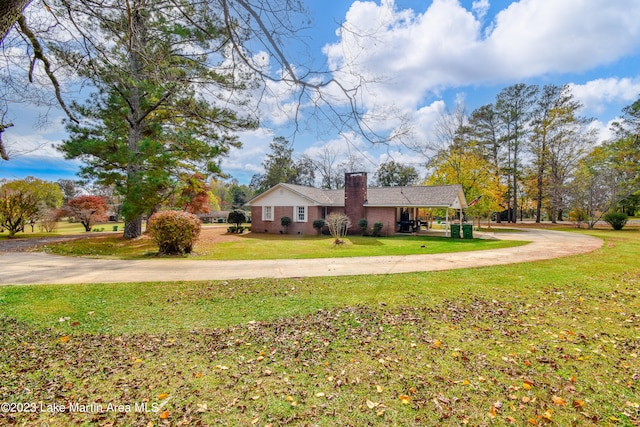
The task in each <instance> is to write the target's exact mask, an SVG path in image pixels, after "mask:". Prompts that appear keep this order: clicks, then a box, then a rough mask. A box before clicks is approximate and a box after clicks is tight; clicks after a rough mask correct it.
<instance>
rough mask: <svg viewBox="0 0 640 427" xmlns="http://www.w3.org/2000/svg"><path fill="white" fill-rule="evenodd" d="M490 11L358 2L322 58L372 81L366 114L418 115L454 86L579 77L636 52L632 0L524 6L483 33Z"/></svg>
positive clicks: (524, 2) (536, 1)
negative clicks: (396, 110) (380, 108)
mask: <svg viewBox="0 0 640 427" xmlns="http://www.w3.org/2000/svg"><path fill="white" fill-rule="evenodd" d="M488 7H489V4H488V2H487V1H476V2H474V5H473V6H472V10H473V12H475V14H476V15H474V14H473V13H472V11H469V10H467V9H465V8H464V7H462V6H461V4H460V2H459V1H458V0H434V1H433V2H432V3H431V5H430V6H429V7H428V9H427V10H425V11H424V12H422V13H416V12H414V11H413V10H398V9H397V8H396V6H395V4H394V2H393V1H392V0H387V1H383V2H382V3H380V4H377V3H374V2H371V1H368V2H354V3H353V4H352V6H351V8H350V9H349V11H348V12H347V14H346V16H345V22H344V25H343V28H344V29H343V30H342V31H340V32H339V40H338V42H336V43H334V44H331V45H327V46H325V48H324V53H325V54H326V55H327V58H328V63H329V64H331V66H333V67H335V69H336V70H338V71H336V76H337V77H338V78H340V79H346V80H347V81H350V82H351V83H353V82H354V81H355V79H356V77H353V76H357V78H358V79H363V80H365V81H367V82H368V83H367V84H366V86H367V91H366V92H365V93H364V94H363V95H362V101H363V102H364V104H365V105H366V106H367V107H374V106H377V105H390V104H394V105H396V106H398V107H400V108H406V109H415V108H416V107H418V106H419V105H420V104H421V102H422V101H423V100H424V99H425V97H429V96H433V95H434V94H435V95H437V94H438V93H439V92H440V91H441V90H444V89H448V88H451V87H460V86H464V85H474V84H476V85H477V84H483V83H494V84H499V83H500V82H507V83H508V84H511V83H512V82H513V81H517V80H520V79H525V78H529V77H540V76H544V75H548V74H550V73H567V72H582V71H585V70H588V69H591V68H593V67H596V66H598V65H603V64H609V63H611V62H613V61H615V60H617V59H620V58H622V57H624V56H626V55H630V54H632V53H634V52H635V51H637V50H638V48H639V47H640V2H637V1H635V0H621V1H617V2H611V1H609V0H562V1H558V0H521V1H519V2H514V3H512V4H511V5H510V6H509V7H508V8H506V9H504V10H502V11H501V12H500V13H498V15H496V17H495V20H494V21H493V22H491V23H489V24H488V26H485V27H483V23H482V22H481V18H480V16H481V14H482V13H484V12H486V11H487V10H488ZM486 31H488V34H486V35H485V32H486ZM346 73H350V74H351V77H350V78H349V77H348V76H346ZM349 79H351V80H349Z"/></svg>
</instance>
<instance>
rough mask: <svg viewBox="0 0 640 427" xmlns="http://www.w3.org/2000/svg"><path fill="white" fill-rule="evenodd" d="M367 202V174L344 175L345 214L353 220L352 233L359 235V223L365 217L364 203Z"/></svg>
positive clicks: (350, 230)
mask: <svg viewBox="0 0 640 427" xmlns="http://www.w3.org/2000/svg"><path fill="white" fill-rule="evenodd" d="M366 200H367V173H366V172H355V173H345V174H344V212H345V214H346V215H347V216H348V217H349V219H350V220H351V228H350V229H349V232H350V233H359V232H360V227H358V221H360V219H362V218H364V217H365V212H364V203H365V201H366Z"/></svg>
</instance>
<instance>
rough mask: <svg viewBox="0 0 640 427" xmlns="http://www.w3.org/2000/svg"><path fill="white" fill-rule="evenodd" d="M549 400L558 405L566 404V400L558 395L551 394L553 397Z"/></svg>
mask: <svg viewBox="0 0 640 427" xmlns="http://www.w3.org/2000/svg"><path fill="white" fill-rule="evenodd" d="M551 401H552V402H553V403H555V404H556V405H559V406H565V405H566V404H567V401H566V400H564V399H563V398H561V397H558V396H553V397H552V398H551Z"/></svg>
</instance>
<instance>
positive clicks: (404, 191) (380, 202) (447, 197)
mask: <svg viewBox="0 0 640 427" xmlns="http://www.w3.org/2000/svg"><path fill="white" fill-rule="evenodd" d="M458 196H460V197H461V199H462V200H460V203H461V204H462V205H463V206H465V207H466V200H464V195H463V194H462V186H460V185H434V186H419V187H418V186H415V187H413V186H411V187H370V188H368V189H367V197H368V199H369V200H368V201H367V203H366V205H365V206H404V207H431V206H433V207H436V206H442V207H445V206H451V205H452V204H453V203H454V202H455V200H456V197H458Z"/></svg>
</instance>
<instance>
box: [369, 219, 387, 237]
mask: <svg viewBox="0 0 640 427" xmlns="http://www.w3.org/2000/svg"><path fill="white" fill-rule="evenodd" d="M383 226H384V224H383V223H381V222H375V223H374V224H373V233H372V235H373V237H380V231H382V227H383Z"/></svg>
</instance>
